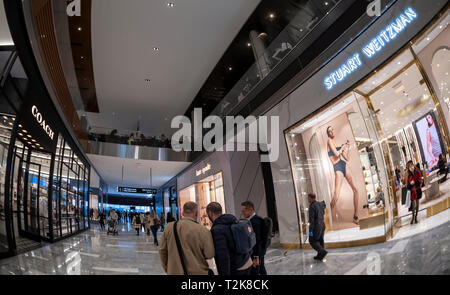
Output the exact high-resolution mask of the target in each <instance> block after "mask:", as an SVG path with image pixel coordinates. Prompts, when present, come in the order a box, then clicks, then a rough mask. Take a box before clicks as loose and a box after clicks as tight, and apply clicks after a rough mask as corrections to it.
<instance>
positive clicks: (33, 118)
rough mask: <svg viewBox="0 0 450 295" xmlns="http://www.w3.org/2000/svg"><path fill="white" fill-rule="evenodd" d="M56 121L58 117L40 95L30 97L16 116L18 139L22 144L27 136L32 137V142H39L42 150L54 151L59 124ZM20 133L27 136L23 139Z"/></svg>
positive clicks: (25, 141)
mask: <svg viewBox="0 0 450 295" xmlns="http://www.w3.org/2000/svg"><path fill="white" fill-rule="evenodd" d="M57 122H59V117H58V115H57V114H56V113H55V111H54V109H53V108H52V107H51V106H50V105H49V104H46V103H44V102H43V100H42V99H41V98H40V97H31V98H30V99H29V101H27V102H25V104H24V105H23V106H22V111H21V113H20V115H19V117H18V126H17V132H18V135H19V136H18V139H19V140H21V141H23V143H24V144H26V143H27V139H28V138H29V139H30V140H31V139H34V141H33V142H34V143H39V146H40V147H42V149H43V150H45V151H48V152H55V151H56V143H57V141H58V132H59V130H60V128H59V126H60V125H61V124H58V123H57ZM23 130H26V131H23ZM21 131H22V132H21ZM20 133H22V134H26V135H27V136H28V135H29V136H28V137H27V138H25V140H23V138H22V139H21V138H20V137H21V136H20Z"/></svg>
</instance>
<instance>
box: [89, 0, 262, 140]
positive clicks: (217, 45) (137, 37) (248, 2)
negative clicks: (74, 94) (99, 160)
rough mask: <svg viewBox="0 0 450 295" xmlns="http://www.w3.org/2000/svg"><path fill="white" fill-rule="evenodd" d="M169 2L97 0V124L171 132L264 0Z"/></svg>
mask: <svg viewBox="0 0 450 295" xmlns="http://www.w3.org/2000/svg"><path fill="white" fill-rule="evenodd" d="M167 2H168V1H167ZM167 2H166V1H148V0H129V1H123V0H96V1H92V19H91V21H92V22H91V33H92V55H93V67H94V78H95V88H96V93H97V101H98V105H99V110H100V113H98V114H97V113H87V114H86V115H87V119H88V121H89V123H90V125H91V126H92V127H93V128H95V127H108V128H111V129H118V130H119V131H120V130H131V131H134V130H136V128H137V125H138V121H140V124H139V125H140V131H141V132H144V133H145V134H150V135H160V134H161V133H164V134H166V135H170V134H172V133H173V132H174V131H175V130H172V129H171V128H170V121H171V119H172V118H173V117H174V116H177V115H183V114H184V112H185V111H186V109H187V108H188V106H189V105H190V103H191V102H192V99H193V97H195V95H196V94H197V93H198V91H199V89H200V88H201V86H202V85H203V83H204V82H205V80H206V79H207V77H208V75H209V74H210V73H211V71H212V69H213V68H214V67H215V65H216V64H217V62H218V61H219V59H220V58H221V56H222V55H223V53H224V52H225V50H226V49H227V47H228V46H229V45H230V43H231V41H232V40H233V39H234V37H235V36H236V34H237V33H238V32H239V30H240V29H241V27H242V26H243V24H244V23H245V22H246V20H247V18H248V17H249V16H250V15H251V13H252V12H253V11H254V9H255V8H256V6H257V5H258V3H259V2H260V0H234V1H222V0H208V1H204V0H190V1H174V3H175V6H174V7H169V6H168V5H167ZM154 47H157V48H158V49H159V50H157V51H156V50H154ZM146 79H149V80H150V81H149V82H147V81H146Z"/></svg>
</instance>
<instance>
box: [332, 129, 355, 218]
mask: <svg viewBox="0 0 450 295" xmlns="http://www.w3.org/2000/svg"><path fill="white" fill-rule="evenodd" d="M327 135H328V142H327V148H328V157H329V158H330V161H331V163H332V164H333V168H334V176H335V178H334V181H335V190H334V193H333V197H332V199H331V204H330V206H331V209H333V208H334V207H335V206H336V203H337V202H338V200H339V197H340V195H341V188H342V181H343V180H344V178H345V179H346V180H347V182H348V184H349V185H350V187H351V188H352V191H353V205H354V212H353V222H354V223H355V224H359V218H358V189H357V188H356V186H355V184H354V183H353V178H352V176H351V174H350V173H349V172H348V171H347V162H348V161H349V160H350V155H349V148H350V143H349V141H347V142H346V143H345V144H343V145H342V146H340V147H336V143H335V141H334V137H335V135H334V129H333V127H331V126H329V127H328V128H327ZM341 156H342V158H343V159H344V160H345V161H344V160H342V159H341ZM346 161H347V162H346Z"/></svg>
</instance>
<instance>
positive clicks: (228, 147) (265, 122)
mask: <svg viewBox="0 0 450 295" xmlns="http://www.w3.org/2000/svg"><path fill="white" fill-rule="evenodd" d="M269 119H270V120H269ZM193 120H194V122H193V123H192V122H191V120H190V119H189V118H188V117H186V116H176V117H174V118H173V119H172V122H171V128H176V129H178V130H177V131H176V132H175V133H174V134H173V135H172V140H171V144H172V149H173V150H174V151H177V152H180V151H192V150H194V151H207V152H212V151H258V150H259V151H261V152H262V153H261V158H260V160H261V162H274V161H276V160H277V159H278V155H279V132H280V131H279V126H280V123H279V122H280V120H279V117H278V116H271V117H266V116H259V117H258V118H256V117H255V116H248V117H246V118H244V117H242V116H236V117H233V116H227V117H225V126H224V123H223V120H222V119H221V118H220V117H218V116H208V117H206V118H205V119H204V120H203V116H202V109H201V108H195V109H194V115H193ZM224 127H225V129H224ZM203 129H207V130H208V131H207V132H206V133H205V134H204V132H203ZM269 129H270V130H269ZM268 132H270V142H269V140H268V137H267V135H268ZM224 135H225V138H224Z"/></svg>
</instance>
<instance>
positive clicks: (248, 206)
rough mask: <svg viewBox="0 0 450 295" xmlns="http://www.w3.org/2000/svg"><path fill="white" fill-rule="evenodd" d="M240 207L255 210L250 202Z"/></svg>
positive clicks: (243, 203)
mask: <svg viewBox="0 0 450 295" xmlns="http://www.w3.org/2000/svg"><path fill="white" fill-rule="evenodd" d="M241 206H245V209H252V210H255V205H254V204H253V203H252V202H250V201H245V202H242V203H241Z"/></svg>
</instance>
